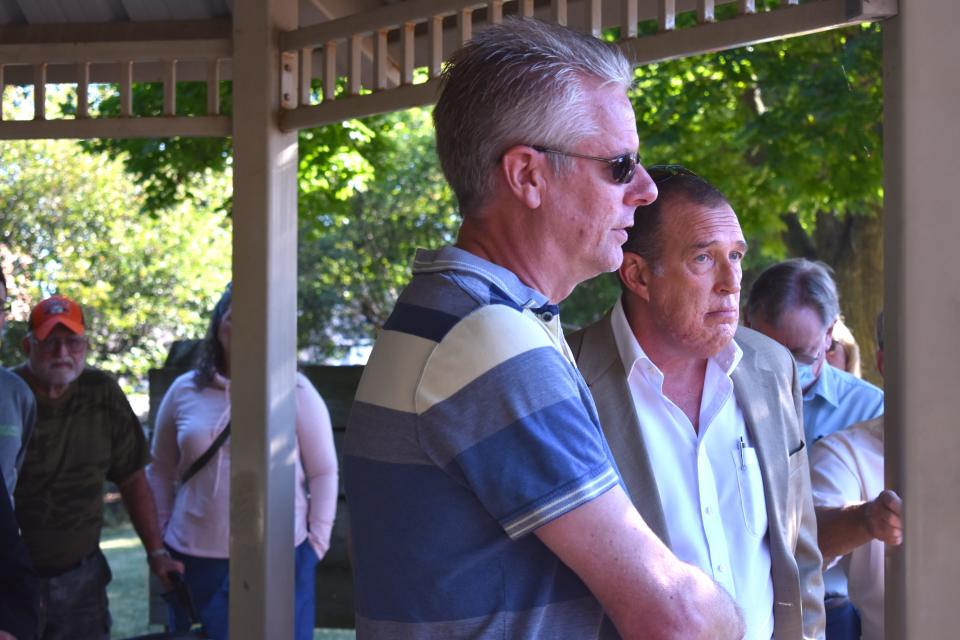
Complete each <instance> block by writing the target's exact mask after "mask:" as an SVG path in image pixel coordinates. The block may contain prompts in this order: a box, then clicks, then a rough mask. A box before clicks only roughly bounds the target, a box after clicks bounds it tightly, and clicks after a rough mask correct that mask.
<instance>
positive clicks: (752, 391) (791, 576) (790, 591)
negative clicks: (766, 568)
mask: <svg viewBox="0 0 960 640" xmlns="http://www.w3.org/2000/svg"><path fill="white" fill-rule="evenodd" d="M738 344H739V345H740V346H741V348H742V349H743V358H742V359H741V361H740V364H739V365H737V368H736V369H734V370H733V374H732V376H731V378H732V379H733V389H734V394H735V395H736V398H737V404H738V405H739V407H740V410H741V411H742V412H743V419H744V422H745V423H746V426H747V431H748V433H749V434H750V439H751V440H752V442H753V445H754V448H755V449H756V451H757V459H758V461H759V463H760V477H761V478H762V479H763V488H764V492H763V493H764V502H765V504H766V507H767V522H768V524H767V531H768V535H769V537H768V540H769V543H770V562H771V573H772V577H773V590H774V601H775V602H793V601H794V600H795V599H796V593H795V591H796V588H795V583H796V577H795V574H796V569H795V568H794V560H793V550H792V549H791V548H789V546H788V544H787V540H786V536H785V533H784V526H785V525H786V520H785V518H787V517H788V516H787V507H788V505H787V499H788V497H787V492H788V489H789V478H788V475H789V473H790V470H789V463H788V461H787V445H786V442H785V441H784V430H783V428H782V426H781V425H780V424H779V423H778V422H777V421H778V420H779V416H780V411H779V404H780V403H782V402H784V401H787V402H792V398H787V399H783V398H781V397H780V394H779V393H778V391H777V387H776V384H775V382H774V380H775V378H774V373H773V372H772V371H770V370H769V367H767V366H765V364H764V362H763V361H762V359H761V358H760V355H759V354H758V353H757V351H756V350H754V349H752V348H750V347H749V345H746V344H744V343H743V342H738ZM791 585H793V586H792V587H791ZM781 608H782V607H779V606H775V607H774V618H775V625H776V626H778V627H779V626H780V624H778V623H779V621H777V620H776V618H778V617H780V615H782V613H781ZM778 614H779V615H778Z"/></svg>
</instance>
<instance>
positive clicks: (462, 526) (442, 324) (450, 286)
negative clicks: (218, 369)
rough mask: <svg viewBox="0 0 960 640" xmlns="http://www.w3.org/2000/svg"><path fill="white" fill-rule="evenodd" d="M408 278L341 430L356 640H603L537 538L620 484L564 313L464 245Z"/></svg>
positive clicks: (435, 256) (589, 603)
mask: <svg viewBox="0 0 960 640" xmlns="http://www.w3.org/2000/svg"><path fill="white" fill-rule="evenodd" d="M413 272H414V278H413V280H412V281H411V282H410V284H409V285H408V286H407V288H406V289H405V290H404V291H403V293H402V294H401V296H400V299H399V300H398V302H397V305H396V307H395V308H394V310H393V313H392V314H391V316H390V318H389V320H388V321H387V323H386V325H385V326H384V328H383V331H382V332H381V334H380V336H379V338H378V339H377V342H376V345H375V346H374V349H373V353H372V354H371V357H370V361H369V363H368V364H367V367H366V370H365V371H364V374H363V378H362V379H361V381H360V386H359V388H358V391H357V396H356V400H355V402H354V405H353V409H352V411H351V415H350V421H349V425H348V428H347V439H346V446H345V456H344V465H343V469H344V480H345V483H346V490H347V502H348V504H349V508H350V521H351V538H352V554H353V567H354V581H355V582H354V590H355V595H356V611H357V629H358V632H359V633H360V635H362V637H371V638H391V639H402V638H453V637H456V638H464V637H470V638H534V637H549V638H577V639H580V638H598V637H602V635H603V634H604V633H607V632H608V631H609V630H612V626H611V625H609V624H608V623H606V624H605V623H604V622H603V612H602V609H601V607H600V604H599V603H598V602H597V600H596V599H595V598H594V597H593V596H592V595H591V594H590V592H589V591H588V590H587V588H586V586H585V585H584V584H583V583H582V582H581V581H580V579H579V578H578V577H577V576H576V575H575V574H574V573H573V572H572V571H571V570H570V569H568V568H567V567H566V565H564V564H563V563H562V562H561V561H560V559H559V558H557V557H556V556H555V555H554V554H553V553H552V552H551V551H550V550H549V549H548V548H547V547H546V546H545V545H543V544H542V543H541V542H540V540H539V539H538V538H537V537H536V536H532V535H529V534H530V533H531V532H532V531H535V530H536V529H537V528H538V527H540V526H542V525H544V524H546V523H547V522H550V521H551V520H553V519H555V518H557V517H559V516H561V515H563V514H564V513H567V512H568V511H570V510H572V509H575V508H576V507H578V506H580V505H582V504H584V503H586V502H588V501H590V500H592V499H594V498H595V497H597V496H599V495H601V494H602V493H604V492H606V491H607V490H609V489H610V488H612V487H613V486H614V485H616V484H618V483H619V482H620V478H619V475H618V473H617V470H616V468H615V465H614V462H613V457H612V455H611V453H610V450H609V448H608V447H607V444H606V441H605V440H604V438H603V435H602V432H601V430H600V424H599V420H598V418H597V413H596V409H595V407H594V404H593V399H592V398H591V396H590V392H589V390H588V389H587V386H586V384H585V383H584V382H583V379H582V378H581V376H580V374H579V372H578V371H577V369H576V367H575V365H574V364H573V361H572V357H571V355H570V352H569V348H568V347H567V345H566V342H565V340H564V338H563V335H562V332H561V329H560V321H559V318H558V317H557V308H556V306H553V305H550V304H549V303H548V300H547V299H546V297H545V296H544V295H543V294H541V293H539V292H537V291H535V290H533V289H530V288H529V287H527V286H525V285H524V284H523V283H521V282H520V280H519V279H518V278H517V277H516V276H515V275H514V274H513V273H511V272H510V271H508V270H507V269H504V268H503V267H500V266H497V265H495V264H492V263H490V262H487V261H486V260H483V259H481V258H478V257H477V256H474V255H472V254H470V253H467V252H465V251H463V250H460V249H457V248H454V247H446V248H444V249H440V250H439V251H422V250H421V251H419V252H418V253H417V257H416V260H415V263H414V271H413ZM601 629H603V630H604V631H603V632H601Z"/></svg>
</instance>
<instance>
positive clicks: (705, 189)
mask: <svg viewBox="0 0 960 640" xmlns="http://www.w3.org/2000/svg"><path fill="white" fill-rule="evenodd" d="M650 173H651V176H652V177H653V178H654V179H655V181H656V182H657V187H658V189H659V192H660V196H659V198H658V199H657V200H656V201H655V202H654V203H653V204H651V205H649V206H643V207H639V208H638V209H637V210H636V215H635V224H634V227H633V228H632V229H631V230H630V233H629V238H628V240H627V242H626V244H624V261H623V265H622V266H621V268H620V270H619V272H618V273H619V276H620V281H621V286H622V290H623V294H622V296H621V299H620V300H619V301H618V302H617V304H616V305H615V307H614V308H613V309H612V310H611V311H610V312H609V313H608V314H607V315H606V316H605V317H604V318H602V319H601V320H600V321H598V322H597V323H595V324H593V325H591V326H589V327H587V328H586V329H584V330H582V331H579V332H577V333H575V334H573V335H572V336H571V338H570V345H571V348H572V349H573V353H574V355H575V356H576V358H577V362H578V366H579V367H580V370H581V372H582V374H583V377H584V379H585V380H586V382H587V384H588V385H589V387H590V390H591V392H592V394H593V397H594V400H595V402H596V405H597V409H598V412H599V416H600V422H601V425H602V427H603V431H604V433H605V435H606V437H607V440H608V442H609V444H610V448H611V449H612V451H613V454H614V458H615V460H616V462H617V465H618V467H619V470H620V473H621V476H622V478H623V482H624V485H625V486H626V489H627V492H628V493H629V495H630V498H631V500H632V501H633V503H634V505H635V506H636V507H637V510H638V511H639V512H640V514H641V515H642V516H643V518H644V520H645V521H646V522H647V524H648V525H649V526H650V527H651V529H652V530H653V531H654V532H655V533H656V534H657V535H658V536H659V537H660V538H661V539H662V540H663V541H664V542H665V543H666V544H667V545H668V546H669V547H670V548H671V549H672V550H673V552H674V553H675V554H676V555H677V556H678V557H679V558H680V559H681V560H685V561H687V562H690V563H692V564H695V565H697V566H699V567H700V568H701V569H703V570H704V571H706V573H707V574H708V575H711V576H713V578H714V579H715V580H716V581H717V582H718V583H720V584H721V585H722V586H724V587H725V588H726V589H727V590H728V591H730V593H731V595H733V597H734V599H735V600H736V601H737V603H738V604H739V606H740V607H741V609H742V610H743V613H744V617H745V620H746V624H747V635H746V637H747V638H764V639H769V638H771V637H775V638H777V639H778V640H779V639H780V638H822V637H823V628H824V612H823V581H822V576H821V556H820V552H819V550H818V548H817V538H816V520H815V517H814V511H813V504H812V501H811V494H810V477H809V472H808V466H807V451H806V449H805V446H804V441H803V421H802V418H801V407H802V397H801V395H800V387H799V385H798V383H797V380H796V368H795V366H794V363H793V361H792V358H791V356H790V354H789V352H788V351H787V350H786V349H784V348H782V347H781V346H780V345H778V344H777V343H776V342H774V341H773V340H770V339H769V338H766V337H765V336H763V335H761V334H759V333H757V332H755V331H752V330H750V329H745V328H738V326H737V322H738V318H739V308H740V280H741V275H742V272H741V260H742V259H743V255H744V253H745V252H746V249H747V245H746V242H745V240H744V238H743V234H742V232H741V230H740V224H739V221H738V220H737V216H736V214H735V213H734V212H733V209H732V208H731V207H730V205H729V203H728V202H727V201H726V198H725V197H724V196H723V195H722V194H721V193H720V192H719V191H718V190H717V189H715V188H714V187H713V186H712V185H710V184H709V183H707V182H706V181H705V180H703V179H702V178H699V177H698V176H696V175H694V174H692V173H691V172H689V171H687V170H686V169H683V168H682V167H677V166H666V167H655V168H653V169H651V170H650Z"/></svg>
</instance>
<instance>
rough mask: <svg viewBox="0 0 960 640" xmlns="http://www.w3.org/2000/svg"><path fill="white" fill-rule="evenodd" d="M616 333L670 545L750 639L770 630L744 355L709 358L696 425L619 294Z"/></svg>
mask: <svg viewBox="0 0 960 640" xmlns="http://www.w3.org/2000/svg"><path fill="white" fill-rule="evenodd" d="M612 319H613V335H614V339H615V340H616V343H617V349H618V351H619V354H620V359H621V360H622V362H623V366H624V372H625V374H626V376H627V381H628V384H629V387H630V393H631V395H632V397H633V405H634V409H635V410H636V412H637V418H638V420H639V422H640V430H641V431H642V435H643V440H644V442H645V443H646V445H647V451H648V452H649V455H650V462H651V465H652V466H653V475H654V477H655V478H656V482H657V489H658V491H659V493H660V503H661V504H662V505H663V512H664V516H665V518H666V523H667V531H668V533H669V535H670V546H671V548H672V550H673V552H674V553H675V554H676V555H677V557H678V558H680V559H681V560H684V561H686V562H689V563H691V564H694V565H696V566H698V567H700V568H701V569H703V570H704V571H705V572H706V573H707V574H709V575H711V576H713V578H714V579H715V580H716V581H717V582H718V583H720V584H721V585H723V587H724V588H725V589H726V590H727V591H729V592H730V595H732V596H733V598H734V599H735V600H736V601H737V604H738V605H740V608H741V609H742V610H743V614H744V618H745V620H746V625H747V635H746V637H747V638H750V639H754V638H756V639H761V638H762V639H764V640H768V639H769V638H771V637H772V636H773V577H772V575H771V573H770V548H769V544H768V541H767V535H766V534H767V509H766V504H765V502H764V492H763V479H762V478H761V476H760V466H759V463H758V460H757V454H756V451H755V450H754V448H753V446H752V442H751V439H750V434H749V433H748V432H747V428H746V423H745V422H744V419H743V413H742V412H741V410H740V407H739V406H738V405H737V400H736V397H735V396H734V393H733V381H732V380H731V379H730V374H731V373H732V372H733V370H734V369H735V368H736V367H737V364H739V362H740V358H741V357H742V355H743V352H742V351H741V350H740V347H738V346H737V344H736V343H735V342H734V341H732V340H731V341H730V343H729V344H728V345H727V346H726V347H724V348H723V350H721V352H720V353H719V354H717V355H716V356H715V357H713V358H710V359H709V360H708V361H707V371H706V376H705V378H704V383H703V397H702V399H701V402H700V431H699V434H698V433H697V431H696V430H694V428H693V424H692V423H691V422H690V419H689V418H687V416H686V414H684V412H683V411H682V410H681V409H680V408H679V407H678V406H677V405H675V404H674V403H673V401H671V400H670V399H669V398H667V397H666V396H665V395H664V393H663V379H664V377H663V373H662V372H661V371H660V369H659V368H657V366H656V365H655V364H654V363H653V362H652V361H651V360H650V358H648V357H647V355H646V353H644V351H643V348H642V347H641V346H640V343H639V342H637V339H636V337H635V336H634V334H633V331H632V330H631V329H630V326H629V324H628V323H627V318H626V315H625V314H624V312H623V306H622V304H621V303H620V302H619V301H618V302H617V304H616V306H615V307H614V309H613V318H612Z"/></svg>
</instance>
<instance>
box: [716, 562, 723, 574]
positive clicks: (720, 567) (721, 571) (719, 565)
mask: <svg viewBox="0 0 960 640" xmlns="http://www.w3.org/2000/svg"><path fill="white" fill-rule="evenodd" d="M723 571H724V566H723V565H722V564H718V565H717V573H723Z"/></svg>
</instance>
